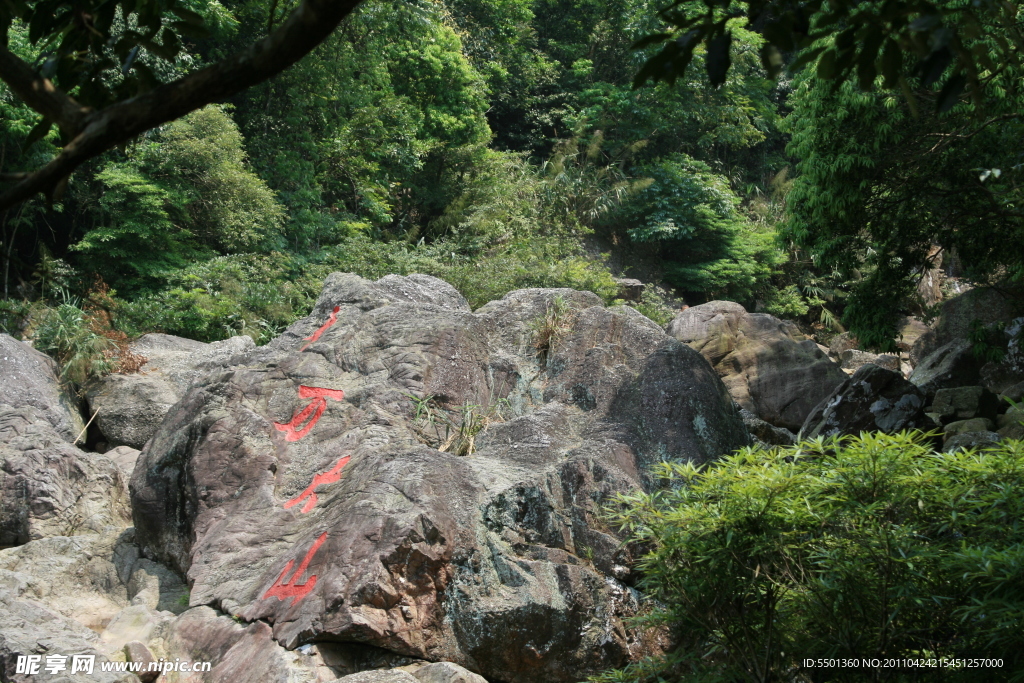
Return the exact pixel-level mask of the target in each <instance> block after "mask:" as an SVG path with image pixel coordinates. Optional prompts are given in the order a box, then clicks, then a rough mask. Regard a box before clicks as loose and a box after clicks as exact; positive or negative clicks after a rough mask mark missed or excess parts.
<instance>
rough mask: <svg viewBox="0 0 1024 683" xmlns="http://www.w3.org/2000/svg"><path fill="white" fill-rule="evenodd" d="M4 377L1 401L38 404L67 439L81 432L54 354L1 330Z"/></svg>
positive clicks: (0, 362) (0, 366) (0, 359)
mask: <svg viewBox="0 0 1024 683" xmlns="http://www.w3.org/2000/svg"><path fill="white" fill-rule="evenodd" d="M0 377H3V381H2V382H0V404H7V405H10V406H14V407H16V408H25V407H31V408H35V409H36V411H37V413H38V414H39V415H40V416H41V417H42V418H43V419H45V420H46V421H47V422H49V423H50V426H52V427H53V429H54V430H56V432H57V433H58V434H59V435H60V437H61V438H62V439H63V440H64V441H72V440H74V439H75V438H77V437H78V435H79V433H81V431H82V428H83V427H84V426H85V423H84V422H83V421H82V415H81V413H80V412H79V410H78V401H77V400H75V399H73V398H72V397H71V396H70V395H69V394H68V393H67V392H66V391H64V390H63V389H62V388H61V386H60V381H59V380H58V379H57V364H56V363H55V362H54V361H53V359H52V358H50V357H49V356H47V355H46V354H44V353H40V352H39V351H36V350H35V349H33V348H32V347H31V346H29V345H28V344H26V343H24V342H20V341H18V340H17V339H15V338H14V337H11V336H9V335H6V334H0ZM0 543H2V541H0Z"/></svg>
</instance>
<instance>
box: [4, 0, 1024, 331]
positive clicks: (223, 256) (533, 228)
mask: <svg viewBox="0 0 1024 683" xmlns="http://www.w3.org/2000/svg"><path fill="white" fill-rule="evenodd" d="M0 5H2V8H0V22H2V25H3V28H4V36H5V38H6V45H5V47H4V49H3V55H2V56H3V58H2V59H0V77H2V78H3V79H4V80H5V82H6V83H7V87H6V88H4V89H3V90H2V93H0V107H2V109H3V118H2V120H0V126H2V130H0V165H2V166H3V168H2V169H0V173H2V174H3V176H2V177H3V178H4V179H6V180H7V181H9V182H8V189H7V191H6V194H5V195H3V197H0V202H8V203H7V206H8V207H9V208H8V209H7V210H6V211H5V212H4V214H3V218H2V224H0V226H2V232H0V239H2V242H0V258H2V261H3V262H2V265H3V281H4V282H3V297H4V299H3V304H2V306H3V310H2V312H0V324H2V325H3V326H4V329H6V330H8V331H11V332H14V333H22V332H26V333H30V329H31V319H32V316H33V313H32V306H33V305H35V304H34V303H33V302H38V303H39V304H40V305H48V302H49V303H54V302H56V301H57V299H58V298H60V297H64V298H67V297H72V298H77V300H78V301H79V304H80V305H81V306H83V307H85V308H89V307H90V306H91V307H93V308H96V309H102V311H103V315H102V316H100V317H102V318H103V319H104V320H109V321H110V324H112V325H114V326H115V327H117V328H118V329H120V330H121V331H123V332H124V333H127V334H129V335H131V334H139V333H142V332H145V331H149V330H154V329H158V330H161V331H166V332H170V333H175V334H182V335H185V336H191V337H195V338H200V339H205V340H213V339H219V338H223V337H225V336H229V335H232V334H240V333H243V334H249V335H251V336H253V337H254V338H256V339H257V340H258V341H265V340H267V339H269V338H271V337H272V336H273V335H274V334H276V331H278V330H280V329H281V328H282V326H284V325H287V324H288V323H289V322H290V321H291V320H293V319H294V318H295V317H296V316H298V315H301V314H303V313H304V311H305V308H306V307H307V306H308V305H309V303H310V301H311V297H313V296H314V294H315V292H316V289H317V283H318V281H319V280H320V278H322V277H323V275H324V274H326V273H327V272H330V271H331V270H338V269H342V270H351V271H354V272H359V273H362V274H365V275H368V276H379V275H383V274H385V273H388V272H398V273H407V272H413V271H418V272H426V273H429V274H434V275H438V276H440V277H443V278H446V279H448V280H449V281H451V282H452V283H453V284H455V285H456V286H457V287H458V288H459V289H460V290H461V291H463V293H464V294H466V296H467V297H468V298H469V300H470V301H471V303H473V304H474V305H480V304H482V303H484V302H486V301H487V300H489V299H490V298H493V297H495V296H501V295H502V294H504V293H505V292H507V291H509V290H510V289H514V288H518V287H525V286H570V287H576V288H581V289H590V290H592V291H595V292H597V293H598V294H600V295H601V296H603V297H604V298H605V299H606V300H607V301H609V302H612V301H613V300H614V299H615V297H616V291H617V285H616V284H615V282H614V280H613V276H623V275H624V276H634V277H640V278H641V279H642V280H645V281H648V282H652V283H653V284H655V285H657V287H650V288H649V289H648V295H647V297H646V299H645V300H644V301H643V302H635V305H637V306H638V307H639V308H640V310H642V311H643V312H645V313H646V314H647V315H649V316H651V317H652V318H654V319H655V320H657V321H659V322H666V321H667V319H668V318H669V317H670V316H671V315H672V309H673V308H674V307H676V306H678V305H680V304H681V303H682V302H684V301H685V302H687V303H700V302H702V301H707V300H711V299H730V300H734V301H739V302H741V303H743V304H744V305H745V306H747V307H748V308H750V309H756V310H763V311H767V312H770V313H774V314H776V315H779V316H783V317H787V318H791V319H795V320H797V321H799V322H800V323H801V324H803V325H804V326H805V327H806V328H807V330H808V331H810V332H812V333H814V334H817V335H819V336H820V337H822V338H826V337H827V336H828V335H830V334H833V333H835V332H838V331H842V330H844V329H846V328H849V329H851V331H853V332H854V333H856V334H857V335H858V336H859V337H860V338H861V339H862V341H863V342H864V343H865V344H866V345H868V346H871V347H874V348H877V349H891V348H892V347H893V345H894V343H895V341H896V337H897V333H898V327H899V324H900V320H901V319H902V317H903V316H905V315H907V314H909V313H922V312H925V313H927V311H926V310H925V309H924V308H923V305H924V304H923V302H921V301H919V300H918V293H917V291H916V284H917V281H918V280H919V279H920V278H921V277H922V276H923V274H924V273H926V272H927V271H928V270H929V269H930V268H932V267H934V266H936V265H937V264H938V263H939V261H940V260H943V261H944V263H945V264H946V265H947V266H949V265H950V264H954V265H955V267H956V269H957V273H958V275H962V276H963V277H964V278H966V279H967V280H969V281H971V282H976V283H984V284H1000V283H1005V282H1019V281H1020V279H1021V278H1022V277H1024V254H1022V250H1021V249H1020V248H1019V246H1018V245H1019V244H1021V243H1022V239H1021V238H1022V236H1024V235H1022V227H1021V226H1022V223H1021V215H1020V210H1019V206H1018V205H1019V202H1020V198H1019V196H1018V193H1019V189H1018V186H1019V185H1018V179H1019V175H1020V168H1021V159H1020V151H1019V149H1018V147H1019V139H1020V133H1021V130H1020V112H1021V106H1020V105H1021V101H1020V95H1021V94H1020V85H1019V84H1020V82H1021V79H1020V74H1021V67H1020V64H1019V54H1020V47H1021V45H1022V41H1021V26H1022V20H1021V16H1020V10H1019V9H1018V8H1017V7H1016V6H1015V5H1012V3H1005V2H981V3H973V4H965V3H960V2H952V1H943V2H917V3H910V2H898V3H884V4H883V3H875V2H868V3H847V2H838V3H829V4H828V5H827V6H826V5H822V4H821V3H820V2H818V3H816V2H808V3H787V4H785V5H782V4H779V3H772V2H748V3H721V2H718V1H717V0H708V1H707V2H705V3H704V4H703V5H701V4H691V3H688V4H685V5H683V4H678V5H674V6H672V7H670V8H669V9H668V10H666V11H664V12H660V13H659V10H661V9H662V7H661V6H660V5H659V4H658V3H651V2H645V1H640V0H502V1H501V2H484V1H483V0H449V1H447V2H441V1H426V0H424V1H418V2H381V1H379V0H366V2H363V3H360V4H359V5H358V7H357V6H356V3H354V2H352V3H349V4H347V5H346V4H345V3H316V2H308V1H307V2H303V3H301V4H300V5H299V6H298V7H297V8H296V9H295V10H294V11H292V12H291V13H289V12H288V11H286V10H287V9H288V8H286V7H284V6H279V5H278V4H277V3H275V2H267V1H264V0H250V1H247V2H239V1H235V0H224V1H223V2H218V1H217V0H203V1H201V2H200V1H198V0H192V1H191V2H185V3H183V2H168V0H152V1H150V0H147V1H146V2H135V3H103V4H96V6H95V7H94V6H93V4H90V2H75V3H71V4H67V3H64V4H61V3H58V2H56V0H51V1H50V2H25V3H15V2H13V1H11V2H4V3H0ZM310 12H312V13H313V14H309V13H310ZM324 12H326V13H328V14H329V16H328V15H327V14H323V13H324ZM318 13H319V14H318ZM861 19H863V21H862V22H861ZM310 21H314V22H315V23H316V24H317V31H316V35H313V34H303V35H302V36H301V37H300V38H297V37H296V36H297V35H298V34H297V33H296V32H297V31H299V28H301V26H303V25H306V24H303V23H302V22H310ZM332 22H333V23H332ZM855 22H860V23H855ZM334 26H337V28H336V29H335V28H334ZM850 27H853V28H850ZM299 32H300V33H301V31H299ZM101 37H102V40H101ZM303 51H305V52H303ZM300 52H301V53H302V54H305V53H307V52H308V54H306V56H305V57H304V58H301V59H300V57H301V56H302V55H301V54H299V53H300ZM239 55H242V56H244V55H249V57H250V58H251V59H249V62H246V63H247V64H249V63H252V64H255V65H256V66H255V67H251V68H250V67H244V68H243V66H242V65H241V64H242V63H241V62H239V61H238V60H239V59H241V58H240V57H239ZM289 60H291V61H289ZM242 61H243V62H245V59H242ZM286 62H287V63H286ZM288 64H292V66H291V67H290V68H285V67H286V66H288ZM261 65H262V66H261ZM239 69H242V71H244V72H245V73H244V74H242V71H239ZM246 69H248V70H246ZM203 74H205V75H203ZM190 79H191V80H190ZM636 82H644V83H646V85H645V86H644V87H639V88H637V87H634V84H635V83H636ZM26 84H28V85H26ZM33 84H35V85H33ZM168 98H170V99H168ZM165 105H168V106H165ZM170 105H173V106H170ZM139 107H141V109H140V108H139ZM104 112H107V113H108V114H109V113H110V112H119V113H117V115H116V116H115V117H114V118H109V117H107V114H104ZM147 112H148V113H147ZM154 112H155V113H154ZM189 112H191V113H189ZM104 117H107V118H104ZM117 117H122V118H117ZM123 117H128V118H130V119H131V121H132V123H131V125H128V124H126V123H125V122H126V121H128V119H127V118H123ZM147 117H148V118H147ZM101 119H102V125H100V123H98V122H100V121H101ZM119 122H120V123H119ZM100 129H102V130H100ZM88 131H93V132H92V133H90V132H88ZM97 131H99V132H97ZM83 135H84V136H86V137H87V138H89V136H94V137H92V138H89V139H90V140H93V142H89V143H88V144H86V143H85V142H83V140H84V138H82V137H81V136H83ZM97 136H98V137H97ZM69 157H71V159H70V161H69V160H68V159H69ZM76 168H77V169H78V170H77V172H76V173H74V174H72V175H70V176H69V175H68V173H69V172H70V170H73V169H76ZM39 169H42V172H43V176H39V175H38V171H39ZM40 177H42V178H43V180H39V178H40ZM33 178H35V179H34V180H33ZM26 183H28V185H26ZM19 188H20V189H19ZM38 190H43V191H44V192H45V194H46V195H48V197H47V198H46V199H44V198H43V197H42V196H38V195H36V194H35V193H36V192H37V191H38ZM5 198H6V199H5ZM18 202H20V203H18Z"/></svg>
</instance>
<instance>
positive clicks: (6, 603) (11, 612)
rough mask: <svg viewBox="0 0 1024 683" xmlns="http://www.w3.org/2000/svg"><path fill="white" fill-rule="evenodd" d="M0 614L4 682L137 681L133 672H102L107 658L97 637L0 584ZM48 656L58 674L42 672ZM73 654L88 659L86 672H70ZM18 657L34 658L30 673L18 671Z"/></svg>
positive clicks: (0, 664) (0, 668)
mask: <svg viewBox="0 0 1024 683" xmlns="http://www.w3.org/2000/svg"><path fill="white" fill-rule="evenodd" d="M0 615H2V617H0V680H2V681H5V683H6V682H10V683H33V682H34V681H39V680H55V681H67V682H68V683H87V682H90V683H137V681H138V678H136V677H135V675H134V674H130V673H116V672H104V671H103V670H102V668H103V663H104V662H107V661H109V659H108V657H107V656H106V655H105V654H104V653H103V652H102V643H101V642H100V639H99V636H97V635H96V633H95V632H94V631H91V630H90V629H88V628H86V627H85V626H83V625H81V624H79V623H78V622H76V621H74V620H72V619H69V618H67V617H64V616H62V615H60V614H58V613H57V612H55V611H53V610H51V609H48V608H47V607H45V606H44V605H42V604H40V603H39V602H36V601H35V600H30V599H25V598H19V597H17V596H16V595H15V594H14V593H12V592H11V591H9V590H6V589H4V588H2V587H0ZM49 656H53V657H56V658H57V660H56V661H55V664H56V663H60V664H63V665H64V667H65V670H64V671H62V672H61V674H60V675H51V674H48V673H46V670H45V667H46V664H47V663H48V662H47V657H49ZM76 656H77V657H82V658H83V659H82V660H80V661H82V662H83V663H84V662H88V661H90V658H91V663H92V666H91V667H90V670H89V672H88V673H85V672H84V671H82V672H79V673H76V674H74V675H71V671H72V667H73V666H74V663H75V661H76V660H75V657H76ZM19 657H24V658H28V657H38V659H36V660H35V663H36V664H38V669H37V670H36V671H35V672H34V673H24V672H22V673H19V672H18V659H19ZM61 658H63V659H61ZM22 661H23V662H24V661H26V660H22Z"/></svg>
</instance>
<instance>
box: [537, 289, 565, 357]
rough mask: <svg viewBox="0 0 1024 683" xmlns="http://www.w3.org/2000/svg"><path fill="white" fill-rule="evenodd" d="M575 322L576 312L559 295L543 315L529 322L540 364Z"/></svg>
mask: <svg viewBox="0 0 1024 683" xmlns="http://www.w3.org/2000/svg"><path fill="white" fill-rule="evenodd" d="M575 323H576V312H575V311H574V310H573V309H572V307H571V306H570V305H569V302H567V301H566V300H565V299H564V298H562V297H560V296H559V297H555V299H554V300H553V301H552V302H551V303H549V304H548V306H547V309H546V310H545V311H544V315H542V316H540V317H538V318H537V319H536V320H534V321H533V322H532V323H531V324H530V329H531V330H533V347H534V348H535V349H537V356H538V358H539V359H540V362H541V365H547V362H548V359H549V358H550V357H551V354H552V353H554V351H555V346H556V344H557V343H558V341H559V340H560V339H561V338H562V337H564V336H565V334H566V333H567V332H569V330H571V329H572V326H573V325H574V324H575Z"/></svg>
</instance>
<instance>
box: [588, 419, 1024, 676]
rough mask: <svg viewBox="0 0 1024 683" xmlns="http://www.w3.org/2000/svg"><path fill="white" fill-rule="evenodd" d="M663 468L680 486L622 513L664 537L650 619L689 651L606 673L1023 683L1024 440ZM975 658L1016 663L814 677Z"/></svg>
mask: <svg viewBox="0 0 1024 683" xmlns="http://www.w3.org/2000/svg"><path fill="white" fill-rule="evenodd" d="M657 474H658V475H659V476H660V477H662V478H663V480H664V483H665V484H667V488H663V489H661V490H659V491H656V492H654V493H651V494H645V493H637V494H634V495H631V496H624V497H621V498H620V499H619V502H620V503H621V504H622V506H623V507H622V508H620V509H619V510H618V511H617V512H615V513H614V515H613V516H614V519H615V520H616V521H617V522H618V523H620V524H621V525H622V526H623V527H624V528H625V529H627V530H628V531H629V532H630V533H631V535H632V540H634V541H637V542H641V543H644V544H649V545H648V546H647V547H648V548H650V551H649V552H648V553H647V554H646V555H645V556H644V557H643V559H642V560H641V561H640V565H639V568H640V570H641V571H642V573H643V577H644V578H643V587H644V588H645V589H646V591H647V593H648V595H649V596H650V597H651V598H653V599H654V600H655V601H656V604H657V605H658V607H657V608H656V609H655V610H654V612H653V614H652V616H651V617H650V619H651V620H652V621H653V622H654V623H659V624H663V625H668V626H669V627H671V628H672V629H673V630H674V632H675V634H676V636H677V638H678V640H677V642H678V646H677V648H676V649H675V651H674V652H673V653H672V654H671V655H670V656H669V657H667V658H665V659H663V660H661V661H656V660H648V661H645V662H643V663H641V664H640V665H637V666H635V667H633V668H632V669H626V670H622V671H616V672H609V673H606V674H603V675H600V676H597V677H594V678H592V679H591V680H592V681H602V682H605V683H610V682H611V681H683V680H686V681H710V680H715V681H762V682H763V681H775V680H778V681H788V680H794V681H795V680H801V681H843V680H849V681H864V680H875V681H878V680H929V681H931V680H950V681H954V680H955V681H960V680H963V681H975V680H979V681H980V680H985V681H991V680H1006V679H1008V678H1011V677H1012V678H1014V679H1015V680H1020V679H1021V678H1022V677H1024V675H1022V674H1024V632H1022V631H1021V629H1020V619H1021V615H1022V613H1024V524H1022V522H1021V520H1022V519H1024V443H1022V442H1019V441H1005V442H1002V443H1001V444H999V445H998V446H996V447H993V448H992V449H991V450H987V451H983V452H976V451H973V450H965V451H959V452H956V453H936V452H935V451H933V450H932V448H931V446H930V442H929V439H928V437H927V435H921V434H917V433H913V434H906V433H904V434H898V435H884V434H877V435H875V434H861V435H860V436H859V437H844V438H838V439H833V440H824V441H823V440H818V441H809V442H804V443H801V444H798V445H796V446H793V447H787V448H778V449H772V450H759V449H753V448H748V449H745V450H743V451H741V452H739V453H737V454H735V455H732V456H729V457H726V458H724V459H722V460H721V461H720V462H718V463H717V464H712V465H708V466H705V467H696V466H694V465H691V464H689V463H678V462H674V463H664V464H662V465H661V466H660V469H659V470H658V472H657ZM963 657H967V658H996V659H1001V660H1002V662H1003V665H1002V667H1001V668H983V669H953V668H942V667H939V668H933V669H928V671H927V672H926V675H923V674H922V673H921V672H919V671H916V670H914V669H902V670H901V669H885V668H882V667H871V666H867V667H865V666H863V665H862V666H859V667H843V668H807V669H805V668H803V661H805V660H806V659H815V658H828V659H831V660H833V661H834V660H835V659H837V658H838V659H844V658H846V659H856V660H857V661H858V662H862V661H863V659H864V658H867V659H869V660H870V659H880V660H883V661H884V660H885V659H887V658H896V659H902V658H909V659H922V658H963Z"/></svg>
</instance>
